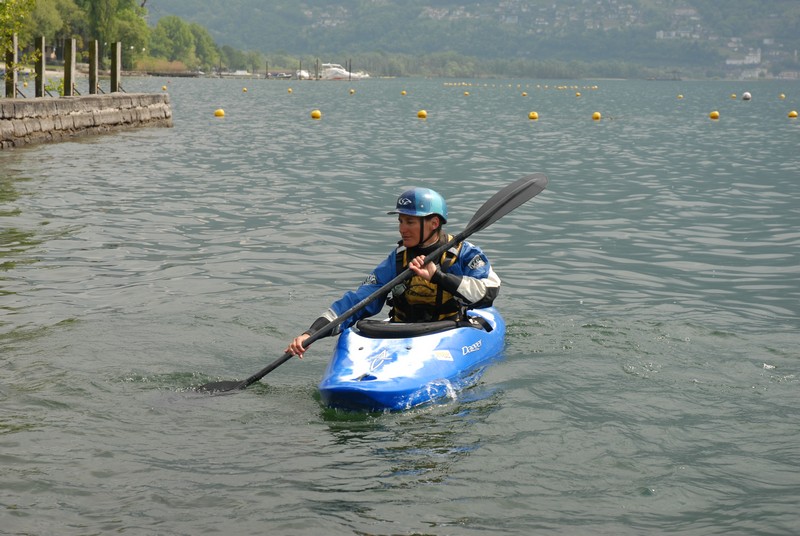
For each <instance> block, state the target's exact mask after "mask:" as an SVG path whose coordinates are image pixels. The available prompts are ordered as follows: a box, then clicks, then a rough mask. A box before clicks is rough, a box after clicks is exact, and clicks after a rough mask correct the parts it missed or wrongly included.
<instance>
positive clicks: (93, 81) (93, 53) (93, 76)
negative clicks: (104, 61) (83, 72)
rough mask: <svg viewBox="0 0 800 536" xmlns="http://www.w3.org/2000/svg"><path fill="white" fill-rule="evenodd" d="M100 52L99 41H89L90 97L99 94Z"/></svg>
mask: <svg viewBox="0 0 800 536" xmlns="http://www.w3.org/2000/svg"><path fill="white" fill-rule="evenodd" d="M99 52H100V44H99V43H98V42H97V39H95V40H93V41H89V95H95V94H97V82H98V78H97V60H98V58H99Z"/></svg>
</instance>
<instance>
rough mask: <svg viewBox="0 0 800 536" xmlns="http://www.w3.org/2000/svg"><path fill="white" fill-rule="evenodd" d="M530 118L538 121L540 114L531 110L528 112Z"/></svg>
mask: <svg viewBox="0 0 800 536" xmlns="http://www.w3.org/2000/svg"><path fill="white" fill-rule="evenodd" d="M528 119H530V120H531V121H536V120H537V119H539V114H538V113H536V112H531V113H529V114H528Z"/></svg>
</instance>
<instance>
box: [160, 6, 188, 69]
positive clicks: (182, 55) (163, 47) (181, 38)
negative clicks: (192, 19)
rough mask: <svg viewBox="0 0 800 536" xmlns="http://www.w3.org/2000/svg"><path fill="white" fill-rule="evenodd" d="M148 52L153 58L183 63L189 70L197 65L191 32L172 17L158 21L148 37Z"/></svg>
mask: <svg viewBox="0 0 800 536" xmlns="http://www.w3.org/2000/svg"><path fill="white" fill-rule="evenodd" d="M150 52H151V55H152V56H155V57H162V58H166V59H167V60H169V61H180V62H183V63H184V64H186V66H187V67H189V68H194V67H196V66H197V64H198V61H197V55H196V52H195V40H194V35H193V34H192V30H191V28H190V26H189V24H187V23H186V22H184V20H183V19H181V18H180V17H176V16H174V15H170V16H168V17H164V18H161V19H159V21H158V23H157V24H156V27H155V28H154V29H153V32H152V34H151V36H150Z"/></svg>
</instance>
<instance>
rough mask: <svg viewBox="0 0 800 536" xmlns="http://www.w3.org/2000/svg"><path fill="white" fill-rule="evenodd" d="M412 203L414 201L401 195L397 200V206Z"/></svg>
mask: <svg viewBox="0 0 800 536" xmlns="http://www.w3.org/2000/svg"><path fill="white" fill-rule="evenodd" d="M413 204H414V202H413V201H412V200H411V199H409V198H407V197H401V198H400V199H398V200H397V206H398V207H406V206H408V205H413Z"/></svg>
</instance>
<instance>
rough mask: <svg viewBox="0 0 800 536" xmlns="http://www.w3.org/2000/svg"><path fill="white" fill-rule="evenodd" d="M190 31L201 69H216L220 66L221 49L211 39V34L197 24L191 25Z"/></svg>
mask: <svg viewBox="0 0 800 536" xmlns="http://www.w3.org/2000/svg"><path fill="white" fill-rule="evenodd" d="M189 30H190V31H191V32H192V35H193V36H194V48H195V54H196V55H197V60H198V62H199V67H200V68H202V69H206V70H210V69H212V68H214V67H215V66H216V65H218V64H219V48H217V44H216V43H215V42H214V40H213V39H212V38H211V34H209V33H208V30H206V29H205V28H203V27H202V26H200V25H199V24H196V23H192V24H190V25H189Z"/></svg>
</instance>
